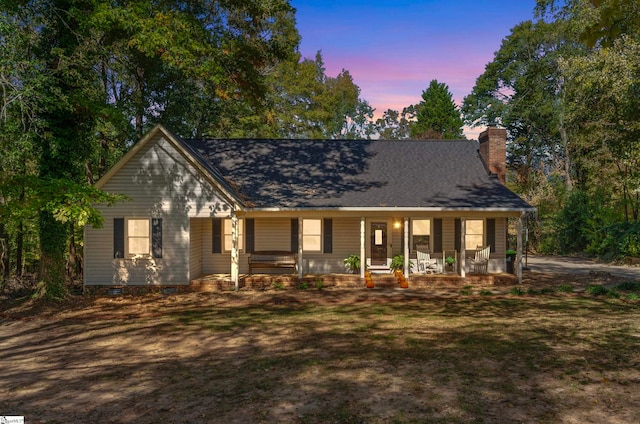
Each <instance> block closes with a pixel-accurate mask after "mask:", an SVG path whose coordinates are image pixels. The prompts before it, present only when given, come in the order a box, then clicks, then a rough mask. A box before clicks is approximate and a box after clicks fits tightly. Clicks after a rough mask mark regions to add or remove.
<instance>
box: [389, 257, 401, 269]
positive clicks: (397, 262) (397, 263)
mask: <svg viewBox="0 0 640 424" xmlns="http://www.w3.org/2000/svg"><path fill="white" fill-rule="evenodd" d="M402 268H404V255H395V256H394V257H393V258H391V264H390V265H389V270H390V271H391V272H393V273H395V272H396V271H402Z"/></svg>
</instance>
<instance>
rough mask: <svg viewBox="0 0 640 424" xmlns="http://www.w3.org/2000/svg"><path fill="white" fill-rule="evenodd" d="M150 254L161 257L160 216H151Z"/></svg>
mask: <svg viewBox="0 0 640 424" xmlns="http://www.w3.org/2000/svg"><path fill="white" fill-rule="evenodd" d="M151 256H153V257H154V258H161V257H162V218H151Z"/></svg>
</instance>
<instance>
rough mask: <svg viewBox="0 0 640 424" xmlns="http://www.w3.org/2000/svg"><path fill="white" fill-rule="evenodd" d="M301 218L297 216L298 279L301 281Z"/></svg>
mask: <svg viewBox="0 0 640 424" xmlns="http://www.w3.org/2000/svg"><path fill="white" fill-rule="evenodd" d="M303 263H304V261H303V260H302V218H301V217H298V279H300V281H302V266H303Z"/></svg>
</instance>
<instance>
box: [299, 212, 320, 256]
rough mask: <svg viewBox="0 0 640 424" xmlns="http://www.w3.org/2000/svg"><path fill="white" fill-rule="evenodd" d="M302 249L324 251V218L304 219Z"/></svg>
mask: <svg viewBox="0 0 640 424" xmlns="http://www.w3.org/2000/svg"><path fill="white" fill-rule="evenodd" d="M302 250H304V251H306V252H321V251H322V220H321V219H303V220H302Z"/></svg>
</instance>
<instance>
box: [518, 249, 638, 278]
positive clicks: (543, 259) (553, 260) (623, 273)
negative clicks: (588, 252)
mask: <svg viewBox="0 0 640 424" xmlns="http://www.w3.org/2000/svg"><path fill="white" fill-rule="evenodd" d="M527 266H528V268H529V269H530V270H531V271H533V272H552V273H556V274H576V275H579V274H589V272H592V273H593V272H596V273H609V274H611V275H613V276H615V277H620V278H625V279H628V280H631V281H640V267H637V266H629V265H611V264H607V263H602V262H597V261H595V260H593V259H590V258H585V257H577V256H543V255H529V256H528V258H527Z"/></svg>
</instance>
